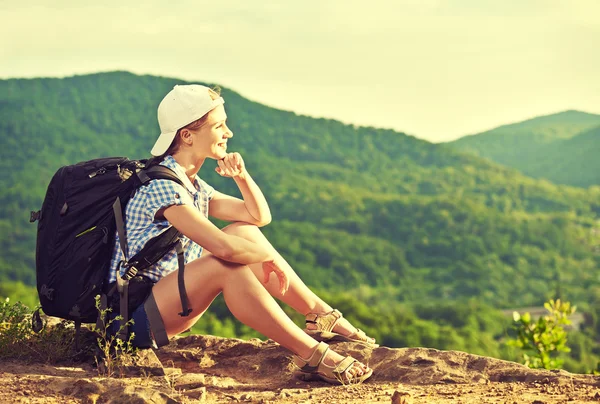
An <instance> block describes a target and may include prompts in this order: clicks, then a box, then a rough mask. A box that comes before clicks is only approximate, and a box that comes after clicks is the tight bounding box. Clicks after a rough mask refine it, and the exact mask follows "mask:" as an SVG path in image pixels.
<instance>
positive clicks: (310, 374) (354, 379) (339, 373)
mask: <svg viewBox="0 0 600 404" xmlns="http://www.w3.org/2000/svg"><path fill="white" fill-rule="evenodd" d="M328 350H329V346H328V345H327V344H326V343H324V342H319V345H317V348H316V349H315V350H314V352H313V353H312V355H311V356H310V358H308V360H306V359H302V358H301V357H299V356H296V355H294V363H295V364H296V366H298V369H299V370H298V372H297V377H299V378H300V379H302V380H305V381H311V380H323V381H325V382H327V383H331V384H356V383H362V382H364V381H365V380H367V379H368V378H369V377H371V375H372V374H373V369H369V370H368V371H367V372H366V373H363V374H362V375H352V376H349V375H348V374H347V373H346V372H347V371H348V370H349V369H350V368H351V367H352V366H354V364H355V363H358V361H357V360H356V359H354V358H353V357H351V356H346V357H345V358H344V359H342V361H341V362H340V363H338V364H337V365H336V366H328V365H326V364H325V363H324V359H325V356H326V355H327V351H328Z"/></svg>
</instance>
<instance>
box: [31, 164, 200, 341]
mask: <svg viewBox="0 0 600 404" xmlns="http://www.w3.org/2000/svg"><path fill="white" fill-rule="evenodd" d="M147 163H148V161H146V160H129V159H127V158H125V157H112V158H101V159H96V160H90V161H85V162H81V163H78V164H75V165H70V166H65V167H61V168H60V169H59V170H58V171H57V172H56V174H54V176H53V177H52V180H51V181H50V184H49V185H48V190H47V191H46V196H45V198H44V202H43V204H42V209H41V210H40V211H37V212H31V219H30V221H31V222H35V221H36V220H37V221H38V231H37V243H36V280H37V290H38V295H39V299H40V303H41V306H42V310H43V311H44V313H46V314H47V315H50V316H54V317H60V318H64V319H68V320H73V321H75V324H76V327H77V330H79V326H80V324H81V323H94V322H96V321H97V319H98V314H99V313H98V310H97V308H96V306H95V297H96V296H97V295H101V296H102V298H103V299H104V300H103V301H104V302H106V295H110V294H112V293H113V292H114V291H115V289H116V287H113V288H112V290H108V285H106V282H107V278H108V271H109V269H110V261H111V258H112V252H113V247H114V243H115V231H116V230H118V232H119V239H120V241H121V248H122V250H123V251H124V255H125V257H127V255H126V252H127V241H126V237H125V229H124V222H123V217H124V213H125V212H124V208H125V206H126V205H127V202H128V201H129V199H130V198H131V197H132V196H133V194H134V193H135V191H136V190H137V189H138V188H139V187H141V186H144V185H146V184H148V183H149V182H150V181H151V180H154V179H168V180H171V181H175V182H177V183H179V184H181V185H183V183H182V182H181V180H180V179H179V178H178V177H177V175H176V174H175V173H174V172H173V171H172V170H170V169H169V168H167V167H164V166H161V165H158V164H148V165H147ZM180 235H181V234H180V233H179V232H178V231H177V230H176V229H175V228H174V227H171V228H169V229H168V230H167V231H165V232H163V233H161V234H160V235H159V236H157V237H155V238H153V239H151V240H150V241H148V243H147V244H146V245H145V246H144V248H143V249H142V251H140V252H139V253H138V254H136V255H135V256H134V257H131V258H129V259H128V260H127V261H126V262H122V265H121V266H122V267H124V268H125V269H126V272H125V275H123V276H122V277H118V278H119V279H118V282H117V283H119V284H120V285H123V284H124V292H123V290H122V288H119V294H120V297H121V310H120V311H121V315H123V314H125V319H124V322H126V321H127V318H126V313H127V297H128V296H127V285H128V281H129V279H131V278H132V277H133V276H135V275H136V273H137V272H138V271H143V270H144V269H145V268H147V267H149V266H150V265H152V264H154V263H156V262H157V261H158V260H159V259H160V258H161V257H162V256H163V255H164V254H166V253H167V252H168V251H170V250H171V249H172V248H174V247H175V248H176V249H177V252H178V256H179V257H178V258H179V264H180V265H179V272H180V273H179V277H180V278H181V280H183V250H182V248H181V243H180V242H179V237H180ZM182 286H183V285H182V282H180V291H179V292H180V295H181V300H182V306H183V311H182V313H180V315H187V314H189V312H190V311H191V309H189V307H188V301H187V295H186V293H185V288H183V289H182V288H181V287H182ZM104 304H105V303H104ZM123 306H125V307H123ZM125 333H126V330H125Z"/></svg>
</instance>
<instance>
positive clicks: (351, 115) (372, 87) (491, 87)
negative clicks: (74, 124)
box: [0, 0, 600, 142]
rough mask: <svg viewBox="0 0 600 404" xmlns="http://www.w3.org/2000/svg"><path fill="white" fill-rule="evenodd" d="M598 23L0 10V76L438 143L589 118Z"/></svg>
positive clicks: (433, 14)
mask: <svg viewBox="0 0 600 404" xmlns="http://www.w3.org/2000/svg"><path fill="white" fill-rule="evenodd" d="M598 16H600V1H598V0H573V1H566V0H564V1H559V0H522V1H516V0H506V1H502V2H500V1H487V0H483V1H482V0H455V1H450V0H446V1H444V0H399V1H370V2H366V1H354V0H352V1H349V0H345V1H340V0H324V1H313V0H308V1H303V2H287V1H280V2H265V1H251V0H244V1H241V0H235V1H227V2H215V1H210V2H204V1H191V0H180V1H173V2H165V1H160V2H159V1H145V2H138V3H137V4H135V2H127V1H125V2H124V1H113V0H109V1H103V2H87V1H61V0H56V1H53V2H48V1H19V2H17V1H2V0H0V60H1V61H2V62H1V63H0V78H12V77H64V76H70V75H73V74H84V73H94V72H100V71H111V70H127V71H131V72H133V73H138V74H154V75H161V76H168V77H175V78H181V79H185V80H189V81H202V82H208V83H216V84H220V85H222V86H224V87H227V88H231V89H233V90H235V91H237V92H239V93H240V94H242V95H243V96H245V97H247V98H249V99H251V100H254V101H258V102H261V103H264V104H266V105H269V106H273V107H277V108H281V109H286V110H292V111H295V112H297V113H301V114H308V115H311V116H315V117H327V118H335V119H338V120H341V121H342V122H345V123H354V124H360V125H372V126H377V127H385V128H393V129H396V130H399V131H403V132H406V133H408V134H411V135H414V136H417V137H420V138H423V139H427V140H429V141H432V142H440V141H446V140H450V139H455V138H458V137H461V136H464V135H467V134H473V133H477V132H481V131H484V130H487V129H491V128H493V127H496V126H499V125H502V124H507V123H512V122H516V121H520V120H524V119H528V118H532V117H535V116H539V115H547V114H551V113H555V112H560V111H564V110H567V109H577V110H582V111H586V112H590V113H600V74H599V72H600V52H599V51H598V44H599V43H600V18H599V17H598Z"/></svg>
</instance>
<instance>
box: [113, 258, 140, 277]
mask: <svg viewBox="0 0 600 404" xmlns="http://www.w3.org/2000/svg"><path fill="white" fill-rule="evenodd" d="M135 265H137V261H136V262H133V263H131V264H128V263H126V262H125V261H119V266H118V269H119V270H120V269H121V268H125V273H124V274H123V275H122V276H121V279H123V280H124V281H130V280H131V279H133V277H134V276H136V275H137V273H138V269H137V268H136V267H135Z"/></svg>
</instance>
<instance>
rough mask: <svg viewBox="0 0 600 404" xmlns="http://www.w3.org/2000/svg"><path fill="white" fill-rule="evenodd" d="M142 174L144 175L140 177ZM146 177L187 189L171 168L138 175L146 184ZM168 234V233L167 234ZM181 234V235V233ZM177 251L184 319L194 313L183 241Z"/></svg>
mask: <svg viewBox="0 0 600 404" xmlns="http://www.w3.org/2000/svg"><path fill="white" fill-rule="evenodd" d="M140 174H142V175H140ZM144 175H146V176H147V177H148V178H149V180H155V179H165V180H171V181H175V182H177V183H178V184H179V185H181V186H183V187H185V185H184V184H183V182H182V181H181V179H180V178H179V177H178V176H177V174H175V172H174V171H173V170H171V169H170V168H169V167H165V166H162V165H152V166H151V167H149V168H147V169H145V170H141V171H140V172H139V173H138V177H139V178H140V180H141V181H142V183H145V182H144V181H145V180H146V178H144V177H143V176H144ZM165 233H166V232H165ZM179 234H181V233H179ZM175 251H176V252H177V263H178V266H179V268H178V272H177V284H178V288H179V298H180V299H181V313H179V315H180V316H182V317H187V316H189V315H190V313H191V312H192V309H191V308H190V307H189V300H188V296H187V291H186V290H185V280H184V270H185V259H184V251H183V245H182V244H181V240H179V239H178V240H177V242H176V244H175Z"/></svg>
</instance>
